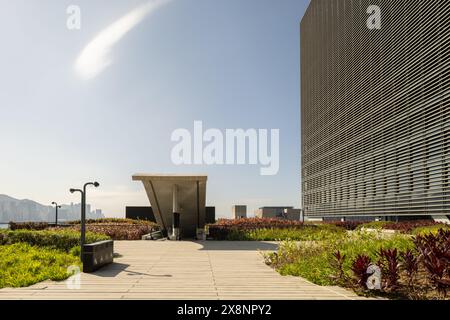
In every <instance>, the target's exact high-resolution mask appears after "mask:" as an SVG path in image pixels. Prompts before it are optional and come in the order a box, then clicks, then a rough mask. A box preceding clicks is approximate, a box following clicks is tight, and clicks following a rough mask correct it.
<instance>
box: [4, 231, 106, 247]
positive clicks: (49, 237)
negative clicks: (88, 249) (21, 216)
mask: <svg viewBox="0 0 450 320" xmlns="http://www.w3.org/2000/svg"><path fill="white" fill-rule="evenodd" d="M108 239H110V238H109V237H108V236H106V235H104V234H97V233H92V232H87V233H86V243H93V242H97V241H102V240H108ZM19 242H21V243H26V244H29V245H31V246H39V247H48V248H53V249H58V250H63V251H66V252H69V251H70V250H72V249H73V248H74V247H77V246H79V244H80V233H79V232H77V231H75V230H68V229H59V230H41V231H35V230H0V245H10V244H15V243H19Z"/></svg>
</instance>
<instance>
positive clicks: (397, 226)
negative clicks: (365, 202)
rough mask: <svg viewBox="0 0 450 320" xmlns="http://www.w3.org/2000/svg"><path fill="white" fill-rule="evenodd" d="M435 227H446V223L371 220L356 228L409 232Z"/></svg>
mask: <svg viewBox="0 0 450 320" xmlns="http://www.w3.org/2000/svg"><path fill="white" fill-rule="evenodd" d="M422 227H424V228H427V227H436V228H437V229H440V228H446V227H448V225H445V224H442V223H439V222H436V221H434V220H431V219H430V220H411V221H401V222H392V221H372V222H367V223H363V224H360V225H359V226H358V228H357V229H362V228H365V229H383V230H395V231H398V232H402V233H411V232H412V231H413V230H414V229H417V228H422Z"/></svg>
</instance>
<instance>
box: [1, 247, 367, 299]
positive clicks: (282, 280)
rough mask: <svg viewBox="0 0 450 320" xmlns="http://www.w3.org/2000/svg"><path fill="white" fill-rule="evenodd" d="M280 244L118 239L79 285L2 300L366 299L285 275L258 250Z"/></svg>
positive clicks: (17, 292) (42, 288)
mask: <svg viewBox="0 0 450 320" xmlns="http://www.w3.org/2000/svg"><path fill="white" fill-rule="evenodd" d="M276 248H277V243H276V242H265V241H263V242H258V241H198V242H196V241H178V242H174V241H115V242H114V249H115V252H116V253H119V254H120V256H119V257H117V258H115V259H114V264H111V265H109V266H106V267H105V268H103V269H101V270H99V271H97V272H95V273H92V274H85V273H82V274H81V287H80V289H69V288H68V287H67V285H66V281H61V282H52V281H44V282H41V283H38V284H36V285H33V286H31V287H28V288H17V289H13V288H4V289H0V299H55V300H65V299H87V300H95V299H160V300H166V299H212V300H217V299H248V300H259V299H309V300H317V299H320V300H329V299H344V300H354V299H362V298H361V297H359V296H357V295H356V294H354V293H353V292H351V291H348V290H346V289H344V288H339V287H323V286H318V285H315V284H313V283H310V282H309V281H306V280H305V279H303V278H300V277H291V276H281V275H280V274H278V273H277V272H276V271H274V270H273V269H272V268H270V267H269V266H267V265H265V264H264V262H263V258H262V256H261V253H260V251H265V250H276Z"/></svg>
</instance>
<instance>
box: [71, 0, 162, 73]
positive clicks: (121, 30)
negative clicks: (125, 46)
mask: <svg viewBox="0 0 450 320" xmlns="http://www.w3.org/2000/svg"><path fill="white" fill-rule="evenodd" d="M170 1H171V0H152V1H149V2H147V3H145V4H143V5H141V6H139V7H137V8H135V9H133V10H132V11H130V12H129V13H127V14H126V15H125V16H123V17H122V18H120V19H119V20H117V21H116V22H114V23H113V24H111V25H110V26H108V27H107V28H106V29H104V30H102V31H101V32H100V33H99V34H98V35H97V36H96V37H95V38H94V39H93V40H92V41H91V42H89V43H88V45H87V46H86V47H85V48H84V49H83V51H82V52H81V54H80V55H79V56H78V58H77V60H76V62H75V70H76V72H77V73H78V74H79V75H80V76H81V77H83V78H84V79H90V78H93V77H95V76H97V75H98V74H99V73H100V72H102V71H103V70H104V69H105V68H106V67H108V66H109V65H111V63H112V61H113V59H112V57H111V56H110V53H111V49H112V47H113V46H114V45H115V44H116V43H117V42H118V41H119V40H120V39H121V38H122V37H123V36H125V35H126V34H127V33H128V32H129V31H130V30H131V29H133V28H134V27H135V26H136V25H137V24H139V23H140V22H141V21H142V20H143V19H144V18H145V17H146V16H147V15H148V14H150V13H152V12H154V11H155V10H156V9H158V8H159V7H161V6H162V5H164V4H166V3H168V2H170Z"/></svg>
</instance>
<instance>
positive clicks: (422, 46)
mask: <svg viewBox="0 0 450 320" xmlns="http://www.w3.org/2000/svg"><path fill="white" fill-rule="evenodd" d="M371 5H376V6H377V7H378V8H379V9H380V12H379V13H380V15H379V18H380V19H379V21H381V24H380V25H379V26H378V27H379V28H369V27H368V23H367V20H368V19H369V18H371V17H373V14H372V13H373V12H372V11H370V10H369V13H368V8H369V7H370V6H371ZM449 21H450V6H449V5H448V1H443V0H430V1H411V0H403V1H401V0H398V1H397V0H396V1H392V0H369V1H366V0H312V1H311V3H310V6H309V8H308V9H307V11H306V13H305V15H304V17H303V19H302V21H301V117H302V122H301V124H302V130H301V131H302V138H301V140H302V148H301V150H302V205H303V209H304V214H305V216H306V217H309V218H312V217H317V218H330V217H354V218H355V219H357V218H361V217H413V216H416V217H417V216H432V215H447V216H448V215H450V187H449V180H450V176H449V175H450V173H449V167H450V150H449V136H450V81H449V79H450V70H449V69H450V28H449V27H450V23H449Z"/></svg>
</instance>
